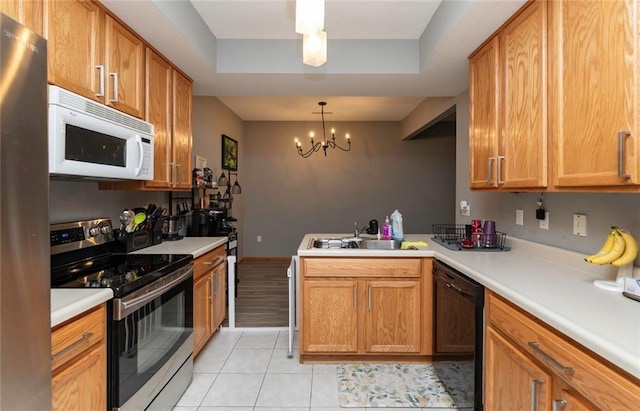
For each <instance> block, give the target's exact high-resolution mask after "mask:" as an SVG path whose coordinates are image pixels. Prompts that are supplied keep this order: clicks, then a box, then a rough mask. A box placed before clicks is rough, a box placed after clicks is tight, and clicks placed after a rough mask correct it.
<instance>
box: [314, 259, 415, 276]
mask: <svg viewBox="0 0 640 411" xmlns="http://www.w3.org/2000/svg"><path fill="white" fill-rule="evenodd" d="M421 261H422V260H421V259H420V258H302V259H301V266H302V272H303V273H304V276H305V277H385V278H389V277H420V276H421V274H422V273H421V265H420V264H421Z"/></svg>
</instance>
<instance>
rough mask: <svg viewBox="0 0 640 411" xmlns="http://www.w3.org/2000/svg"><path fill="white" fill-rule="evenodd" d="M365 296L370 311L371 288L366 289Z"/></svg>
mask: <svg viewBox="0 0 640 411" xmlns="http://www.w3.org/2000/svg"><path fill="white" fill-rule="evenodd" d="M367 294H368V300H369V301H368V303H367V304H368V305H369V311H371V286H369V287H368V289H367Z"/></svg>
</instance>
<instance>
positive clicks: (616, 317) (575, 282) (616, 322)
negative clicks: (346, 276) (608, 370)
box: [298, 234, 640, 378]
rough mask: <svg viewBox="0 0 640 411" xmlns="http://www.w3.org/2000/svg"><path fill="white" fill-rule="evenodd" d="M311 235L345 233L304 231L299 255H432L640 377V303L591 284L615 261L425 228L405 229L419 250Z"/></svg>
mask: <svg viewBox="0 0 640 411" xmlns="http://www.w3.org/2000/svg"><path fill="white" fill-rule="evenodd" d="M334 236H335V237H334ZM348 236H349V235H346V237H348ZM312 237H329V238H341V237H345V235H344V234H308V235H306V236H305V237H304V239H303V240H302V242H301V243H300V247H299V248H298V255H299V256H305V257H306V256H327V257H329V256H354V257H355V256H358V257H360V256H362V257H365V256H368V257H374V256H375V257H387V256H389V257H402V256H405V257H410V256H421V257H431V256H433V257H435V258H437V259H438V260H440V261H443V262H444V263H446V264H449V265H450V266H452V267H454V268H456V269H458V270H459V271H461V272H463V273H464V274H466V275H468V276H469V277H471V278H473V279H475V280H476V281H478V282H480V283H481V284H483V285H484V286H485V287H487V288H489V289H491V290H493V291H495V292H497V293H498V294H500V295H502V296H503V297H505V298H507V299H508V300H510V301H512V302H513V303H514V304H516V305H518V306H519V307H521V308H522V309H524V310H525V311H527V312H529V313H531V314H533V315H534V316H536V317H538V318H539V319H541V320H542V321H544V322H546V323H547V324H549V325H551V326H552V327H554V328H556V329H557V330H559V331H560V332H562V333H564V334H565V335H567V336H568V337H570V338H572V339H574V340H575V341H577V342H579V343H580V344H582V345H584V346H585V347H587V348H589V349H590V350H592V351H593V352H595V353H596V354H599V355H600V356H602V357H603V358H606V359H607V360H609V361H611V362H612V363H614V364H616V365H617V366H619V367H620V368H622V369H624V370H626V371H628V372H629V373H631V374H632V375H634V376H635V377H637V378H640V302H637V301H634V300H631V299H629V298H626V297H624V296H623V295H622V294H621V293H620V292H612V291H606V290H602V289H600V288H597V287H595V286H594V285H593V281H594V280H596V279H604V280H614V279H615V276H616V273H615V271H614V269H615V267H613V266H610V265H609V266H595V265H592V264H589V263H586V262H585V261H584V257H585V255H584V254H581V253H576V252H573V251H567V250H562V249H559V248H555V247H550V246H546V245H542V244H537V243H533V242H530V241H525V240H520V239H517V238H510V237H507V244H506V245H507V246H510V247H511V251H508V252H481V251H470V250H462V251H452V250H448V249H446V248H445V247H442V246H440V245H439V244H437V243H435V242H434V241H433V240H431V235H427V234H424V235H409V234H405V241H425V242H426V243H428V247H427V248H426V249H424V250H413V251H411V250H387V251H385V250H359V249H307V246H308V244H309V240H310V239H311V238H312Z"/></svg>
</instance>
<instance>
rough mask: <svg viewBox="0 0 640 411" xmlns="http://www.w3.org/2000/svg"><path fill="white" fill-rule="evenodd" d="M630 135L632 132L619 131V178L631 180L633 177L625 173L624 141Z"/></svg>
mask: <svg viewBox="0 0 640 411" xmlns="http://www.w3.org/2000/svg"><path fill="white" fill-rule="evenodd" d="M630 135H631V132H630V131H618V177H620V178H631V175H629V174H626V173H625V172H624V163H625V162H624V158H625V155H624V140H625V139H626V138H627V137H628V136H630Z"/></svg>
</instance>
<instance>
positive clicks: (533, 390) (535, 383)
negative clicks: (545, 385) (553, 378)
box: [531, 380, 542, 411]
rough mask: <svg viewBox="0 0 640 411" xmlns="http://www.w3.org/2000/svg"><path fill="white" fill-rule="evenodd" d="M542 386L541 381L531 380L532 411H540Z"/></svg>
mask: <svg viewBox="0 0 640 411" xmlns="http://www.w3.org/2000/svg"><path fill="white" fill-rule="evenodd" d="M540 384H542V381H540V380H531V411H537V410H538V385H540Z"/></svg>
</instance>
